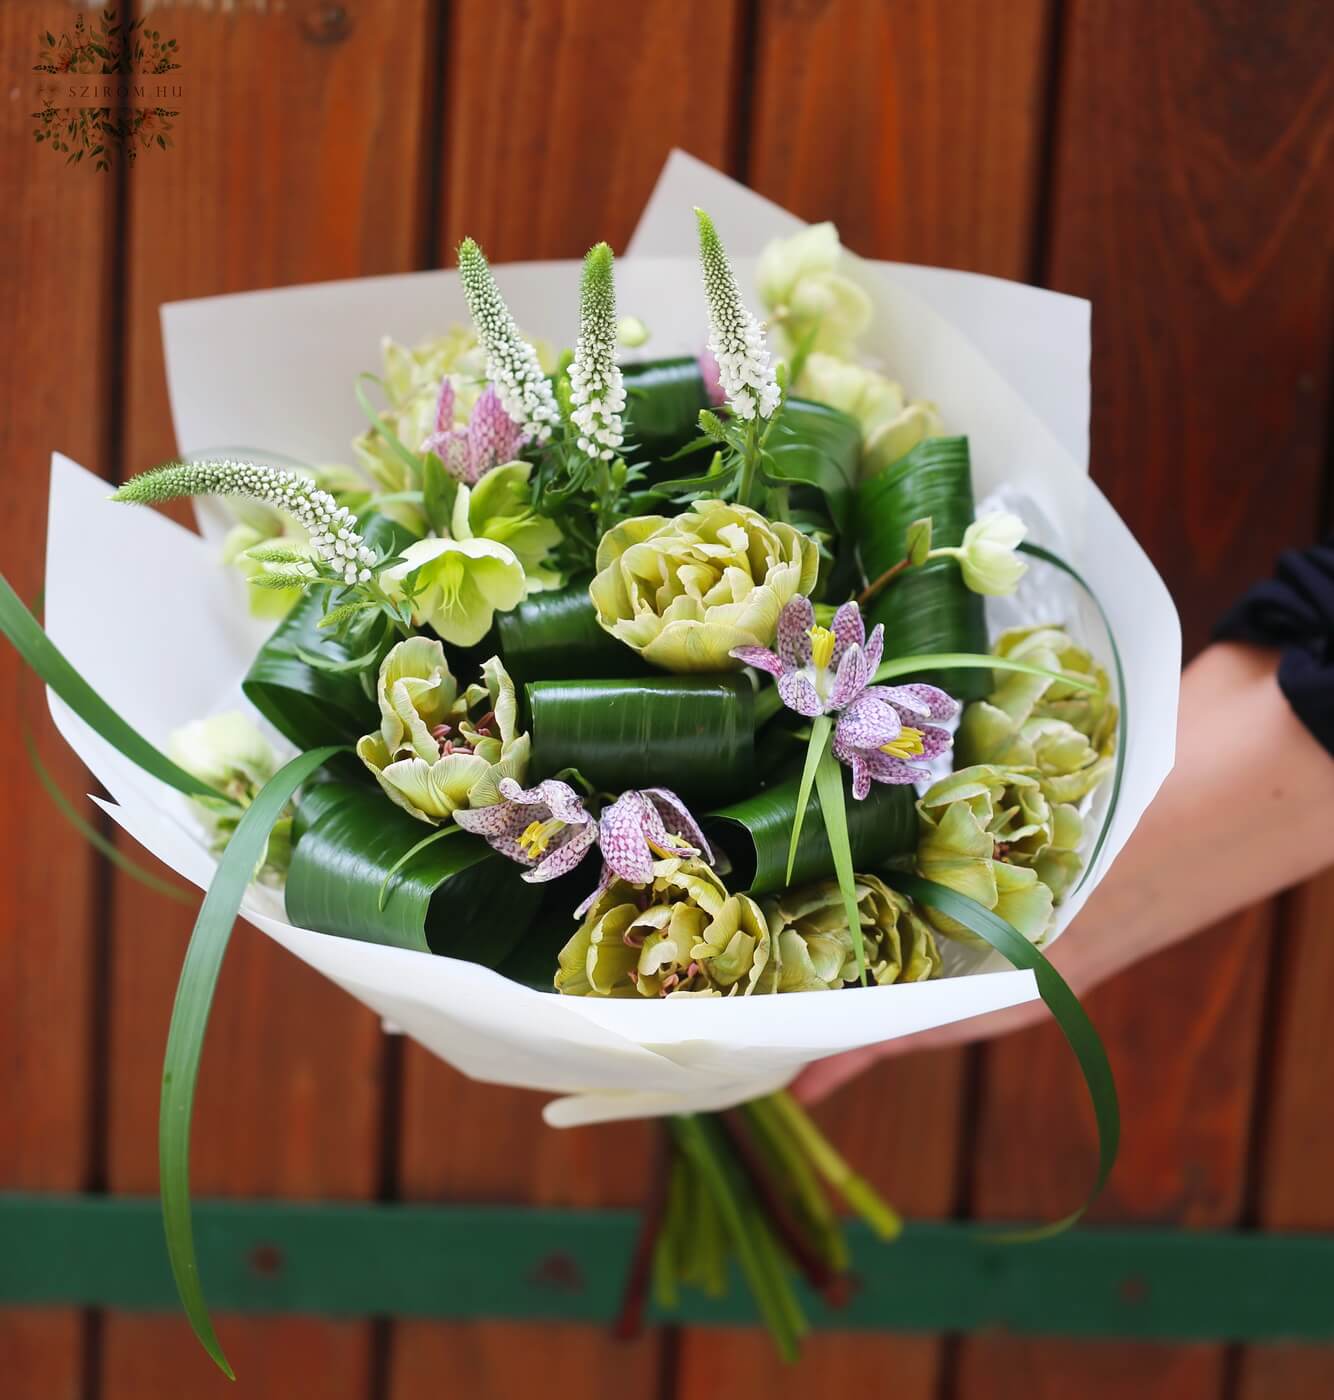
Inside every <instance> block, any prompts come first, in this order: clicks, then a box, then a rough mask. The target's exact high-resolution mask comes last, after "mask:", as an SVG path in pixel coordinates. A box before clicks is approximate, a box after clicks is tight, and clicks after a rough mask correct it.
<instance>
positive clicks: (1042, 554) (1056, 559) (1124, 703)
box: [1019, 543, 1130, 894]
mask: <svg viewBox="0 0 1334 1400" xmlns="http://www.w3.org/2000/svg"><path fill="white" fill-rule="evenodd" d="M1019 548H1020V549H1021V550H1022V551H1023V552H1024V553H1025V554H1031V555H1032V556H1033V557H1034V558H1035V559H1041V560H1042V561H1043V562H1044V563H1046V564H1050V565H1052V566H1053V567H1054V568H1057V569H1060V570H1061V571H1062V572H1063V573H1067V574H1069V575H1070V577H1071V578H1072V579H1074V581H1075V582H1076V583H1077V584H1078V585H1079V586H1080V587H1081V588H1082V589H1083V590H1084V592H1085V593H1087V594H1088V595H1089V597H1090V598H1091V599H1092V600H1093V606H1094V607H1095V608H1097V610H1098V616H1099V617H1100V618H1102V625H1103V626H1104V627H1105V628H1106V629H1107V641H1108V643H1109V645H1110V646H1111V648H1112V664H1113V669H1114V670H1115V671H1116V701H1117V705H1118V707H1119V708H1118V712H1117V733H1116V767H1115V769H1114V770H1113V772H1112V791H1111V796H1110V797H1109V798H1108V801H1107V813H1106V815H1105V816H1104V817H1103V821H1102V829H1101V830H1100V831H1099V832H1098V839H1097V840H1096V841H1095V842H1094V843H1093V852H1092V854H1091V855H1090V856H1089V858H1088V864H1087V865H1085V867H1084V873H1083V874H1082V875H1081V876H1080V877H1079V884H1077V885H1076V886H1075V888H1074V890H1072V891H1071V893H1072V894H1073V893H1075V892H1077V891H1078V890H1079V889H1081V888H1082V887H1083V884H1084V881H1085V880H1087V879H1088V877H1089V876H1090V875H1091V874H1092V873H1093V871H1094V869H1095V868H1096V866H1097V864H1098V857H1099V856H1100V855H1102V848H1103V847H1104V846H1105V845H1106V844H1107V836H1108V833H1109V832H1110V831H1111V829H1112V817H1113V816H1114V815H1115V814H1116V808H1117V804H1118V803H1119V802H1120V800H1121V780H1122V778H1123V777H1124V776H1125V771H1126V739H1127V736H1128V735H1129V732H1130V731H1129V723H1130V721H1129V719H1128V708H1129V704H1130V701H1129V699H1128V697H1127V695H1126V673H1125V668H1124V667H1123V666H1122V664H1121V650H1120V648H1119V647H1118V646H1117V645H1116V633H1115V632H1113V631H1112V624H1111V620H1110V619H1109V618H1108V616H1107V611H1106V609H1105V608H1104V607H1103V605H1102V602H1101V600H1100V599H1099V597H1098V595H1097V594H1096V593H1095V592H1094V591H1093V590H1092V589H1091V588H1090V587H1089V585H1088V582H1087V580H1086V579H1085V578H1084V576H1083V575H1082V574H1081V573H1079V572H1078V571H1077V570H1076V569H1075V568H1074V567H1073V565H1070V564H1067V563H1066V562H1065V560H1064V559H1062V558H1061V557H1060V555H1059V554H1053V553H1052V552H1051V550H1049V549H1043V547H1042V546H1041V545H1039V544H1027V543H1025V544H1021V545H1020V546H1019Z"/></svg>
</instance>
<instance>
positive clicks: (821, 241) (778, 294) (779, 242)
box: [755, 222, 871, 354]
mask: <svg viewBox="0 0 1334 1400" xmlns="http://www.w3.org/2000/svg"><path fill="white" fill-rule="evenodd" d="M842 254H843V249H842V246H841V245H840V243H839V239H838V229H836V228H835V227H834V225H833V224H831V223H827V222H826V223H822V224H812V225H811V226H810V227H809V228H804V229H802V230H801V232H800V233H794V234H792V235H791V237H789V238H775V239H773V240H772V241H771V242H770V243H768V244H766V245H765V248H764V250H763V251H762V252H761V253H760V258H759V262H758V263H757V264H756V268H755V285H756V289H757V290H758V292H759V294H760V299H761V300H762V301H763V302H764V304H765V307H766V308H767V309H768V311H769V314H770V318H771V320H772V321H773V322H774V324H775V325H776V326H777V327H778V328H779V329H780V330H781V331H782V333H783V336H784V339H785V340H786V342H787V345H788V346H789V347H790V348H793V349H795V348H796V347H797V346H799V345H805V344H807V343H808V342H809V345H810V347H811V348H812V349H816V350H821V351H833V352H837V353H840V354H850V353H851V351H852V347H853V342H854V341H855V340H856V339H857V337H858V336H859V335H861V334H862V333H863V332H864V331H865V330H866V328H867V327H868V326H869V325H870V324H871V298H870V297H869V296H867V294H866V292H865V291H864V290H863V289H862V288H861V287H860V286H858V285H857V283H856V282H854V281H853V280H852V279H851V278H850V277H847V276H845V275H844V274H842V273H841V272H839V271H838V270H837V269H838V265H839V262H840V260H841V258H842Z"/></svg>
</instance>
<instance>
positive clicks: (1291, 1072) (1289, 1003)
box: [1237, 871, 1334, 1400]
mask: <svg viewBox="0 0 1334 1400" xmlns="http://www.w3.org/2000/svg"><path fill="white" fill-rule="evenodd" d="M1281 920H1282V925H1281V926H1282V930H1283V957H1282V962H1281V965H1282V967H1283V969H1284V972H1285V975H1284V977H1283V978H1282V985H1281V986H1280V988H1279V994H1278V996H1277V998H1276V1000H1275V1003H1274V1007H1273V1014H1272V1017H1271V1024H1272V1026H1273V1028H1274V1036H1275V1039H1274V1046H1273V1050H1272V1057H1271V1059H1270V1060H1269V1063H1268V1076H1267V1082H1266V1088H1265V1099H1264V1103H1263V1109H1262V1112H1261V1114H1260V1117H1259V1124H1258V1127H1259V1129H1260V1136H1259V1152H1258V1179H1257V1181H1256V1184H1255V1188H1256V1189H1255V1218H1254V1222H1253V1223H1254V1224H1255V1225H1256V1226H1258V1227H1259V1228H1260V1229H1263V1230H1321V1231H1330V1230H1334V1199H1332V1198H1331V1196H1330V1190H1329V1183H1330V1179H1331V1176H1334V1115H1331V1114H1330V1111H1329V1090H1330V1085H1331V1083H1334V1038H1331V1036H1330V1034H1329V993H1330V988H1331V987H1334V938H1331V936H1330V930H1331V924H1332V923H1334V871H1330V872H1328V873H1326V874H1325V875H1323V876H1321V877H1320V878H1319V879H1317V880H1313V881H1312V882H1311V883H1310V884H1309V885H1306V886H1305V887H1304V888H1302V889H1300V890H1298V891H1296V892H1294V893H1293V894H1292V895H1291V896H1289V898H1288V899H1287V900H1286V901H1284V903H1283V906H1282V909H1281ZM1289 1395H1293V1396H1298V1395H1311V1396H1316V1395H1334V1346H1322V1347H1316V1346H1298V1345H1275V1346H1263V1347H1261V1346H1255V1347H1248V1348H1246V1349H1245V1350H1244V1352H1243V1353H1242V1355H1241V1358H1240V1366H1239V1370H1238V1384H1237V1400H1276V1397H1281V1396H1289Z"/></svg>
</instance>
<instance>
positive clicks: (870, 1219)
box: [766, 1090, 903, 1240]
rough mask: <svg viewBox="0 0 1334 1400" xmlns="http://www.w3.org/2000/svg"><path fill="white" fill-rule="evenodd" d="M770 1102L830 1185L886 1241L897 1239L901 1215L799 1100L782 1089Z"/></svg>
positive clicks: (769, 1099) (901, 1225) (777, 1117)
mask: <svg viewBox="0 0 1334 1400" xmlns="http://www.w3.org/2000/svg"><path fill="white" fill-rule="evenodd" d="M766 1102H768V1103H770V1104H772V1105H773V1108H774V1115H775V1119H776V1120H777V1121H779V1122H781V1123H782V1125H783V1127H784V1128H786V1129H787V1131H788V1132H789V1133H790V1134H791V1135H792V1137H793V1138H795V1139H796V1141H797V1142H798V1144H799V1145H800V1146H801V1148H802V1150H803V1151H804V1152H805V1153H806V1155H807V1157H809V1158H810V1161H811V1164H812V1165H813V1166H814V1167H815V1170H816V1171H817V1172H819V1173H820V1175H821V1176H822V1177H824V1179H825V1180H826V1181H827V1182H828V1183H829V1184H830V1186H832V1187H833V1188H834V1190H835V1191H837V1192H838V1194H839V1195H840V1196H842V1197H843V1199H844V1200H845V1201H846V1202H847V1203H848V1204H849V1205H850V1206H851V1207H852V1208H853V1210H855V1211H856V1212H857V1214H858V1215H860V1216H861V1218H862V1219H863V1220H865V1221H866V1223H867V1224H868V1225H869V1226H870V1227H871V1228H872V1229H873V1230H874V1231H875V1232H876V1234H877V1235H879V1236H880V1238H881V1239H882V1240H892V1239H897V1238H898V1235H899V1233H900V1231H902V1229H903V1221H902V1219H901V1218H900V1217H899V1213H898V1212H897V1211H896V1210H895V1209H894V1207H893V1206H891V1205H890V1204H889V1202H888V1201H886V1200H884V1199H883V1198H882V1197H881V1195H880V1193H879V1192H878V1191H877V1190H876V1189H875V1187H874V1186H872V1185H871V1183H870V1182H869V1181H867V1180H866V1179H865V1177H862V1176H858V1175H857V1173H856V1172H854V1171H853V1169H852V1168H851V1167H850V1166H849V1165H848V1163H847V1161H846V1160H845V1159H844V1158H843V1157H842V1156H841V1155H840V1154H839V1152H838V1150H837V1149H836V1148H835V1147H834V1145H833V1143H831V1142H830V1141H829V1139H828V1138H827V1137H825V1135H824V1134H823V1133H822V1132H821V1131H820V1130H819V1128H817V1127H816V1126H815V1123H814V1121H813V1120H812V1119H811V1118H810V1116H809V1115H808V1114H807V1113H806V1111H805V1109H803V1108H802V1107H801V1105H800V1104H798V1103H797V1101H796V1099H794V1098H793V1097H792V1095H791V1094H789V1093H787V1092H786V1091H785V1090H780V1091H779V1092H778V1093H776V1094H770V1095H769V1097H768V1099H767V1101H766Z"/></svg>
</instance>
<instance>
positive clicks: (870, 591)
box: [857, 559, 912, 608]
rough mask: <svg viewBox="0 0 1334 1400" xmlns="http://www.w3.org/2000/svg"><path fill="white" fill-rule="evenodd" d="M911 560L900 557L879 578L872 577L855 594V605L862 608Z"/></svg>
mask: <svg viewBox="0 0 1334 1400" xmlns="http://www.w3.org/2000/svg"><path fill="white" fill-rule="evenodd" d="M911 562H912V561H911V560H910V559H900V560H899V562H898V563H897V564H891V565H890V566H889V568H887V569H886V570H885V572H884V573H883V574H881V575H880V577H879V578H877V579H872V580H871V582H870V583H868V584H867V585H866V587H865V588H863V589H862V591H861V592H860V593H859V594H858V595H857V606H858V607H859V608H864V607H865V606H866V605H867V603H869V602H870V601H871V599H872V598H874V597H875V595H876V594H877V593H879V592H880V590H881V589H882V588H886V587H888V586H889V585H890V584H891V583H893V582H894V580H895V579H896V578H898V576H899V575H900V574H901V573H902V572H903V571H904V570H905V569H906V568H907V567H908V566H909V564H911Z"/></svg>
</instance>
